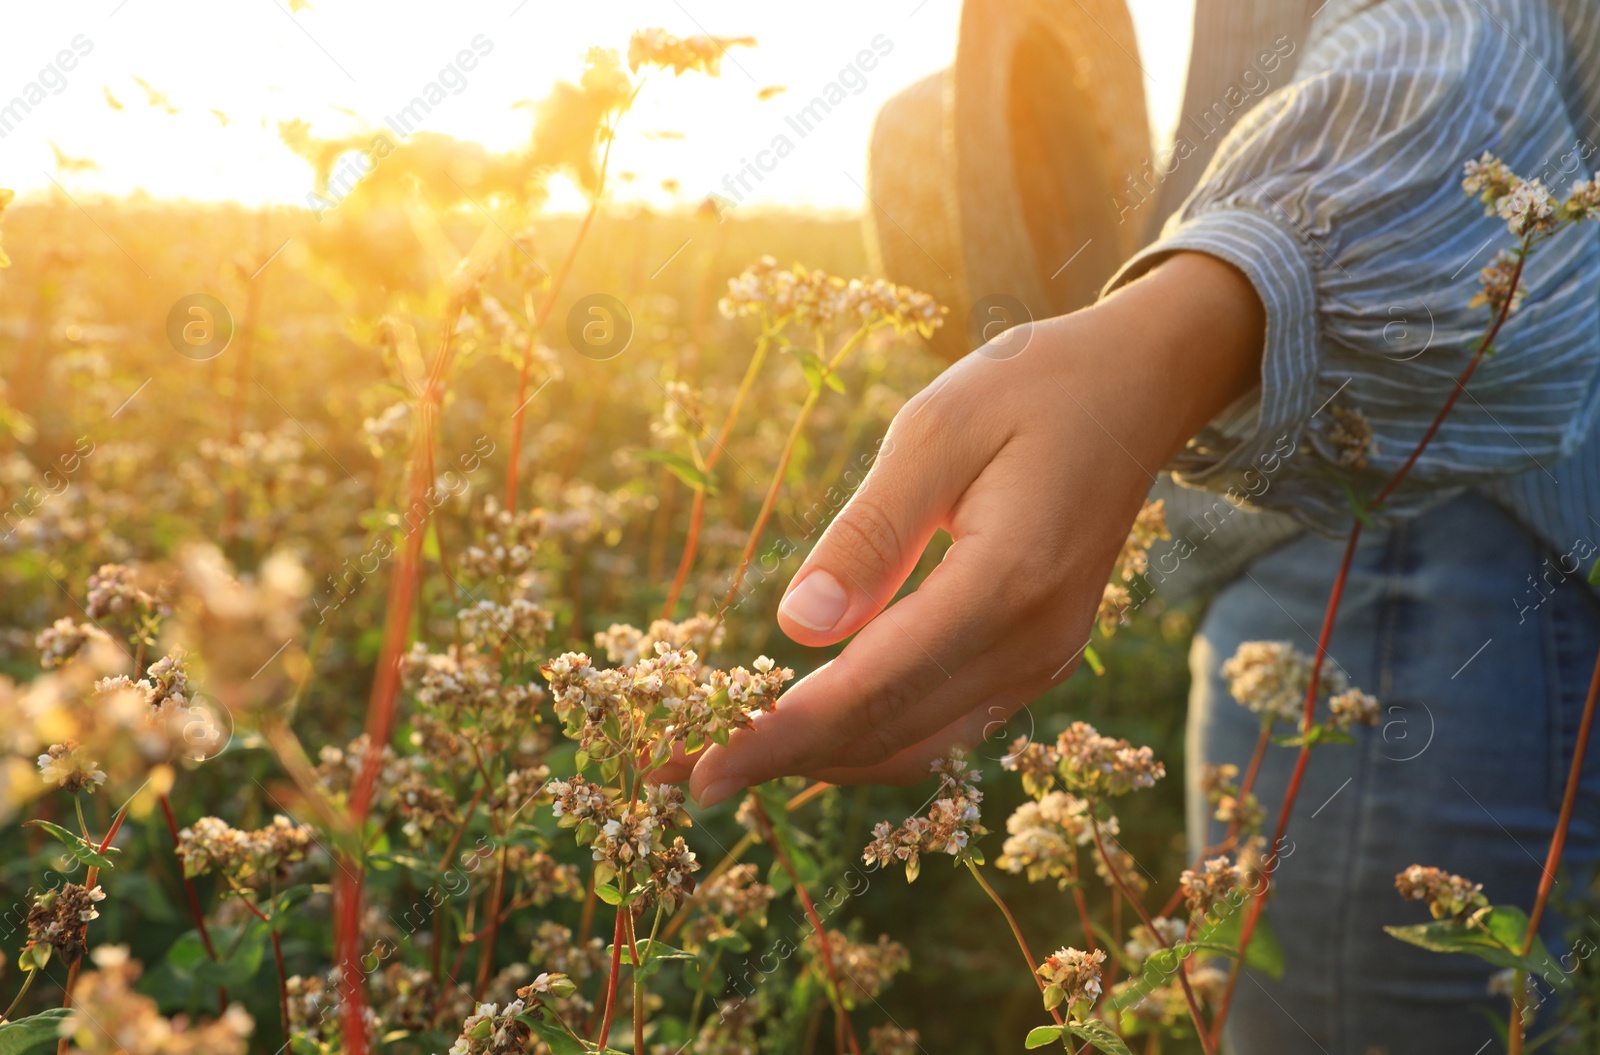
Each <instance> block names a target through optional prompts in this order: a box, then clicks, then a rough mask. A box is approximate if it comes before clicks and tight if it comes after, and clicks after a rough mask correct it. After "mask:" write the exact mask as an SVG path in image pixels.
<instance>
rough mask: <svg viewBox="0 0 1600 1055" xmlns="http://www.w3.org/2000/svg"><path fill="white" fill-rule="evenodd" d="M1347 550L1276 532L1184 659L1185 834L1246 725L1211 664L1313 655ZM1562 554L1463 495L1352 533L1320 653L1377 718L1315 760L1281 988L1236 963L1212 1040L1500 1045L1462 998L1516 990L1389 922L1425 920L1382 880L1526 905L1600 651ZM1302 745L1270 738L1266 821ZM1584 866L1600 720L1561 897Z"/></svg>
mask: <svg viewBox="0 0 1600 1055" xmlns="http://www.w3.org/2000/svg"><path fill="white" fill-rule="evenodd" d="M1343 550H1344V540H1342V539H1326V538H1320V537H1311V536H1304V537H1301V538H1298V539H1296V540H1294V541H1292V542H1290V543H1287V544H1286V545H1284V546H1282V547H1281V548H1279V549H1277V550H1275V551H1273V552H1271V553H1269V554H1267V555H1265V556H1264V557H1261V558H1259V559H1257V560H1256V561H1255V562H1254V564H1252V565H1251V566H1250V568H1249V569H1248V570H1247V572H1246V574H1245V575H1244V576H1242V577H1241V578H1240V579H1238V580H1237V581H1235V582H1233V583H1232V584H1231V585H1229V586H1228V587H1226V588H1225V589H1224V590H1222V592H1221V593H1220V594H1218V596H1217V597H1216V599H1215V600H1214V601H1213V602H1212V604H1211V607H1210V609H1209V611H1208V612H1207V613H1206V616H1205V619H1204V621H1203V622H1202V624H1201V626H1200V630H1199V633H1198V634H1197V636H1196V639H1195V643H1194V647H1193V649H1192V651H1191V653H1190V669H1191V673H1192V675H1193V681H1192V688H1191V690H1190V710H1189V727H1188V760H1189V764H1188V767H1187V772H1188V780H1189V784H1188V789H1187V790H1188V801H1189V814H1188V829H1189V841H1190V844H1191V846H1196V845H1198V844H1199V841H1200V837H1201V836H1202V834H1204V835H1205V836H1206V838H1207V839H1208V841H1210V842H1215V841H1216V840H1217V839H1219V838H1220V837H1221V835H1222V832H1223V827H1224V826H1222V825H1220V824H1218V823H1217V822H1216V821H1215V820H1214V819H1212V818H1211V817H1210V810H1209V807H1208V806H1207V805H1206V802H1205V798H1204V796H1203V795H1202V794H1201V793H1200V790H1199V787H1198V782H1199V775H1200V767H1201V765H1202V764H1203V763H1207V762H1210V763H1223V762H1233V763H1235V764H1237V765H1238V766H1239V767H1240V769H1241V771H1242V770H1243V769H1244V766H1245V763H1246V762H1247V761H1248V759H1249V757H1250V754H1251V751H1252V749H1253V747H1254V746H1255V742H1256V737H1257V734H1258V731H1259V728H1260V727H1259V725H1258V724H1257V721H1256V718H1255V716H1254V715H1252V714H1250V713H1249V712H1248V711H1246V710H1245V709H1244V708H1243V707H1240V706H1239V705H1238V704H1237V703H1235V702H1234V701H1233V698H1232V697H1231V696H1229V694H1228V688H1227V683H1226V681H1225V680H1224V679H1223V678H1222V676H1221V673H1220V670H1219V668H1220V667H1221V665H1222V663H1223V661H1224V660H1226V659H1227V658H1228V657H1229V656H1230V655H1232V654H1233V651H1234V649H1235V648H1236V647H1237V646H1238V644H1239V643H1240V642H1242V641H1249V640H1284V641H1290V642H1293V643H1294V644H1295V646H1296V647H1297V648H1299V649H1300V650H1301V651H1303V652H1305V653H1307V654H1310V653H1312V652H1313V651H1314V649H1315V635H1316V634H1317V631H1318V629H1319V627H1320V626H1321V623H1322V615H1323V611H1324V608H1325V606H1326V604H1327V597H1328V589H1329V587H1330V585H1331V584H1332V582H1333V578H1334V573H1335V570H1336V569H1337V567H1338V564H1339V560H1340V557H1341V555H1342V553H1343ZM1577 552H1578V553H1580V554H1581V553H1582V552H1584V549H1583V548H1582V547H1579V548H1578V549H1577ZM1559 558H1560V555H1558V554H1552V553H1550V551H1549V550H1548V549H1547V548H1546V547H1544V546H1542V545H1540V544H1539V542H1538V541H1537V540H1535V539H1534V538H1533V537H1532V536H1531V535H1530V534H1529V533H1528V532H1527V531H1526V530H1525V529H1523V528H1522V527H1520V526H1519V525H1518V524H1517V523H1516V522H1515V521H1514V520H1513V519H1511V517H1510V516H1508V515H1507V514H1506V513H1505V512H1503V511H1502V510H1501V509H1499V508H1498V507H1496V506H1494V505H1492V504H1490V503H1489V502H1488V501H1487V500H1486V499H1483V498H1480V497H1477V496H1474V495H1464V496H1462V497H1459V498H1456V499H1454V500H1452V501H1450V502H1447V503H1445V504H1444V505H1442V506H1440V507H1438V508H1436V509H1434V510H1432V511H1431V512H1429V513H1427V514H1425V515H1423V516H1421V517H1418V518H1417V519H1415V520H1412V521H1409V522H1405V523H1401V524H1399V525H1397V526H1395V527H1393V528H1390V529H1387V530H1383V531H1373V532H1368V533H1367V534H1366V535H1365V536H1364V537H1363V539H1362V541H1361V543H1360V545H1359V547H1358V549H1357V552H1356V556H1355V562H1354V566H1353V568H1352V570H1351V574H1350V580H1349V584H1348V586H1347V588H1346V592H1345V598H1344V604H1343V607H1342V608H1341V610H1340V613H1339V619H1338V622H1337V624H1336V626H1335V628H1334V633H1333V637H1332V640H1331V642H1330V645H1329V653H1330V655H1331V656H1332V657H1333V658H1334V660H1336V661H1337V663H1338V664H1339V666H1340V667H1341V668H1343V670H1344V671H1345V672H1346V673H1347V674H1349V676H1350V679H1351V681H1352V683H1353V684H1355V685H1357V686H1359V687H1361V688H1363V689H1366V690H1367V691H1368V692H1371V693H1373V694H1375V695H1376V696H1377V697H1378V699H1379V701H1380V703H1381V704H1382V708H1383V720H1382V725H1381V726H1380V727H1378V728H1362V729H1359V730H1358V731H1357V733H1356V743H1354V744H1346V745H1339V744H1332V745H1325V746H1320V747H1317V748H1315V749H1314V750H1313V752H1312V755H1311V761H1310V766H1309V768H1308V769H1307V772H1306V777H1305V781H1304V784H1303V785H1302V787H1301V790H1300V796H1299V800H1298V803H1297V805H1296V806H1295V810H1294V813H1293V815H1292V817H1291V820H1290V824H1289V828H1288V832H1287V840H1288V842H1287V843H1286V844H1285V847H1284V854H1285V857H1284V859H1283V860H1282V862H1281V864H1280V865H1279V868H1278V871H1277V874H1276V875H1275V877H1274V893H1273V896H1272V899H1271V900H1270V902H1269V903H1268V908H1267V910H1266V918H1267V919H1268V920H1269V921H1270V923H1271V925H1272V928H1273V930H1274V931H1275V933H1276V935H1277V937H1278V940H1279V942H1280V943H1281V944H1282V946H1283V949H1284V956H1285V960H1286V964H1287V970H1286V972H1285V974H1284V977H1283V979H1282V981H1278V982H1274V981H1272V980H1271V979H1270V978H1268V977H1266V976H1264V975H1259V974H1256V973H1254V972H1246V973H1245V976H1244V977H1243V978H1242V979H1241V980H1240V982H1239V986H1238V990H1237V993H1236V994H1235V997H1234V1006H1233V1011H1232V1014H1231V1015H1230V1017H1229V1019H1228V1024H1227V1029H1226V1033H1225V1041H1224V1049H1225V1050H1226V1051H1228V1052H1231V1053H1233V1055H1299V1053H1308V1055H1315V1053H1325V1055H1379V1053H1388V1055H1423V1053H1432V1052H1441V1053H1447V1055H1477V1053H1478V1052H1480V1051H1484V1052H1493V1051H1497V1050H1501V1046H1500V1044H1499V1042H1495V1043H1493V1044H1489V1043H1488V1042H1490V1041H1492V1040H1494V1037H1495V1034H1494V1032H1493V1030H1492V1029H1491V1027H1490V1025H1489V1023H1488V1022H1487V1021H1486V1020H1485V1019H1484V1017H1483V1016H1482V1015H1480V1014H1478V1013H1477V1012H1475V1011H1474V1010H1473V1006H1474V1005H1479V1006H1486V1007H1492V1008H1494V1009H1495V1010H1497V1011H1498V1013H1499V1014H1500V1015H1501V1016H1502V1017H1503V1016H1505V1015H1506V1014H1507V1013H1508V1011H1509V1002H1508V1001H1507V1000H1506V999H1504V998H1502V997H1490V996H1489V995H1488V993H1487V991H1486V982H1487V980H1488V978H1489V976H1490V975H1491V974H1492V973H1493V972H1494V969H1493V968H1491V967H1490V966H1488V965H1487V964H1485V963H1483V962H1482V961H1480V960H1477V959H1476V958H1473V957H1469V956H1461V955H1441V954H1438V953H1429V952H1425V951H1423V950H1421V949H1417V948H1413V947H1412V946H1409V945H1406V944H1404V943H1402V942H1400V941H1398V940H1397V939H1395V938H1392V937H1390V936H1389V935H1388V934H1385V933H1384V932H1383V930H1382V928H1383V926H1384V925H1385V924H1407V923H1418V922H1424V921H1426V920H1427V919H1428V915H1427V910H1426V908H1425V907H1424V906H1423V905H1421V904H1420V903H1418V902H1407V901H1402V900H1401V898H1400V897H1399V895H1398V894H1396V893H1395V890H1394V875H1395V873H1396V872H1398V871H1400V870H1401V869H1403V868H1405V867H1406V866H1407V865H1410V864H1413V863H1416V864H1423V865H1434V866H1437V867H1440V868H1443V869H1445V870H1446V871H1450V872H1458V873H1460V874H1462V875H1465V876H1467V877H1469V878H1471V879H1473V880H1474V881H1476V882H1479V883H1482V884H1483V889H1484V893H1485V895H1486V896H1487V897H1488V898H1489V900H1490V902H1491V903H1501V904H1512V905H1517V906H1520V907H1521V908H1522V909H1523V910H1524V911H1526V910H1528V909H1530V908H1531V907H1532V904H1533V899H1534V895H1535V892H1536V891H1537V889H1538V885H1539V879H1540V876H1541V874H1542V871H1543V862H1544V858H1545V853H1546V851H1547V849H1548V847H1549V841H1550V835H1551V833H1552V832H1553V831H1554V829H1555V824H1556V816H1557V812H1558V809H1559V807H1560V802H1561V795H1562V792H1563V789H1564V787H1565V784H1566V776H1567V769H1568V766H1569V765H1570V763H1571V758H1572V751H1573V743H1574V741H1575V739H1576V733H1577V728H1578V723H1579V719H1580V716H1581V714H1582V711H1583V702H1584V698H1585V695H1586V693H1587V690H1588V685H1589V679H1590V675H1591V672H1592V670H1593V667H1594V663H1595V654H1596V650H1597V649H1600V603H1597V601H1596V598H1595V597H1594V596H1593V594H1592V593H1591V592H1590V591H1589V589H1588V587H1587V586H1585V585H1584V583H1583V581H1582V580H1583V577H1584V576H1585V575H1586V574H1587V572H1588V564H1589V563H1590V562H1592V559H1593V558H1592V557H1591V558H1590V560H1589V561H1584V562H1583V566H1582V567H1581V568H1579V570H1578V571H1577V573H1576V574H1573V575H1569V576H1567V577H1566V578H1565V580H1564V581H1563V580H1562V578H1561V576H1560V574H1559V570H1560V569H1561V568H1562V567H1563V566H1568V567H1570V566H1571V564H1572V561H1571V560H1568V561H1565V562H1563V561H1561V560H1560V559H1559ZM1547 559H1548V561H1549V563H1548V564H1544V563H1542V562H1544V561H1546V560H1547ZM1552 569H1556V571H1555V572H1552ZM1530 576H1531V577H1532V580H1538V581H1539V582H1540V586H1541V587H1542V589H1541V590H1539V591H1537V592H1536V590H1535V587H1534V586H1533V585H1531V582H1530ZM1542 577H1543V578H1542ZM1540 598H1543V600H1540ZM1295 754H1296V752H1295V751H1293V750H1291V749H1288V748H1283V747H1273V748H1270V749H1269V751H1268V754H1267V758H1266V762H1265V764H1264V765H1263V766H1262V770H1261V774H1260V777H1259V779H1258V781H1257V785H1256V790H1257V793H1258V794H1259V796H1260V798H1261V802H1262V804H1263V806H1265V807H1266V809H1267V810H1268V812H1269V816H1268V822H1267V830H1268V832H1269V834H1270V831H1271V828H1272V825H1273V822H1274V818H1273V816H1272V814H1273V812H1274V811H1276V809H1277V808H1278V804H1279V802H1280V801H1281V799H1282V796H1283V792H1284V788H1285V787H1286V785H1287V784H1288V780H1289V774H1290V770H1291V769H1292V768H1293V764H1294V760H1295ZM1597 859H1600V733H1597V734H1596V736H1595V737H1593V738H1592V739H1591V743H1590V750H1589V752H1588V754H1587V758H1586V762H1585V771H1584V779H1583V783H1582V789H1581V793H1580V795H1579V797H1578V802H1577V809H1576V811H1575V814H1574V818H1573V824H1572V830H1571V834H1570V836H1569V840H1568V843H1567V847H1566V852H1565V855H1564V857H1563V868H1564V871H1563V873H1561V875H1560V879H1561V885H1560V886H1558V887H1557V893H1558V894H1559V893H1562V892H1566V893H1571V892H1572V888H1573V887H1575V886H1576V885H1577V884H1578V882H1580V881H1582V880H1583V878H1584V877H1585V876H1586V874H1587V872H1588V870H1589V869H1591V868H1592V867H1593V865H1594V864H1595V862H1596V860H1597ZM1568 875H1571V876H1572V877H1573V878H1572V879H1569V878H1568ZM1563 929H1564V924H1563V921H1561V920H1560V919H1558V918H1555V917H1554V915H1553V914H1552V915H1550V916H1547V917H1546V922H1545V925H1544V926H1543V928H1542V929H1541V936H1542V937H1543V938H1544V940H1545V941H1546V942H1547V943H1549V945H1550V947H1551V949H1552V950H1553V951H1554V952H1555V954H1556V955H1558V956H1559V955H1560V950H1561V949H1563V948H1564V947H1565V943H1564V942H1562V941H1561V937H1562V931H1563ZM1550 1022H1551V1018H1550V1016H1544V1017H1542V1018H1541V1020H1540V1022H1539V1026H1541V1027H1543V1026H1547V1025H1549V1024H1550ZM1486 1044H1487V1045H1488V1046H1487V1047H1485V1045H1486Z"/></svg>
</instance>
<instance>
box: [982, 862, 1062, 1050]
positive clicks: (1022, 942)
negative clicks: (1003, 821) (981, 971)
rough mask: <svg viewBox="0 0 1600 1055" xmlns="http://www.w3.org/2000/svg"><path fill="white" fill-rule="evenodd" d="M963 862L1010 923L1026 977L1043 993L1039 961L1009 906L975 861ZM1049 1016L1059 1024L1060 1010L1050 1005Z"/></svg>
mask: <svg viewBox="0 0 1600 1055" xmlns="http://www.w3.org/2000/svg"><path fill="white" fill-rule="evenodd" d="M965 862H966V866H967V871H969V872H971V873H972V878H974V879H976V880H977V881H978V885H979V886H981V887H983V892H984V893H985V894H988V895H989V900H990V901H993V902H994V907H995V908H997V909H999V910H1000V914H1001V915H1002V916H1004V917H1005V918H1006V922H1007V923H1009V924H1010V925H1011V936H1012V937H1014V938H1016V939H1017V948H1019V949H1021V950H1022V958H1023V959H1024V960H1027V961H1028V977H1030V978H1032V979H1033V984H1034V985H1036V986H1038V987H1039V992H1040V993H1043V992H1044V979H1043V978H1040V977H1039V961H1038V960H1035V959H1034V958H1033V950H1032V949H1030V948H1028V939H1027V938H1024V937H1023V936H1022V928H1021V927H1019V926H1017V917H1015V916H1013V915H1012V914H1011V909H1010V907H1009V906H1007V905H1006V903H1005V901H1003V900H1002V899H1001V897H1000V895H999V893H997V892H996V891H995V888H994V887H992V886H990V885H989V881H988V880H987V879H985V878H983V873H982V872H980V871H979V870H978V865H977V862H975V861H973V859H972V858H970V857H967V858H965ZM1050 1017H1051V1018H1053V1019H1055V1020H1056V1025H1058V1026H1059V1025H1061V1012H1059V1011H1057V1010H1056V1009H1055V1008H1053V1007H1052V1008H1051V1009H1050Z"/></svg>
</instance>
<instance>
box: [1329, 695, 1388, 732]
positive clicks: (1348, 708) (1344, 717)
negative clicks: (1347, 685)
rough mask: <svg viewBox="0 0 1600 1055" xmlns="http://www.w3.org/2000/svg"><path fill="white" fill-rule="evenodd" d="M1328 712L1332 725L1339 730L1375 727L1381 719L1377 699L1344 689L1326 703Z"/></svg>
mask: <svg viewBox="0 0 1600 1055" xmlns="http://www.w3.org/2000/svg"><path fill="white" fill-rule="evenodd" d="M1328 710H1329V711H1330V712H1331V713H1332V715H1333V724H1334V725H1336V726H1337V727H1339V728H1340V729H1348V728H1350V727H1351V726H1353V725H1377V724H1378V721H1379V719H1380V718H1381V715H1380V713H1379V707H1378V698H1377V697H1376V696H1373V695H1372V694H1370V693H1366V692H1362V691H1361V690H1360V689H1346V690H1345V691H1344V692H1341V693H1339V694H1338V695H1336V696H1334V697H1333V698H1332V699H1330V700H1329V701H1328Z"/></svg>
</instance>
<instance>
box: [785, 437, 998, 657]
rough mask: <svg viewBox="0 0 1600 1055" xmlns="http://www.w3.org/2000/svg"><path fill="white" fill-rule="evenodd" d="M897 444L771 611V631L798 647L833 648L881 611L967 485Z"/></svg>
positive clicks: (926, 449)
mask: <svg viewBox="0 0 1600 1055" xmlns="http://www.w3.org/2000/svg"><path fill="white" fill-rule="evenodd" d="M923 435H924V436H926V433H924V434H923ZM918 438H919V440H920V439H922V438H923V437H920V436H919V437H918ZM897 439H898V437H895V436H894V430H891V431H890V441H889V442H887V443H886V444H885V446H884V448H883V451H884V453H881V454H880V455H879V457H878V460H877V461H876V462H875V463H874V464H873V466H872V469H871V470H870V471H869V472H868V473H867V478H866V479H865V480H864V481H862V484H861V487H860V489H859V490H857V491H856V493H855V494H854V495H853V496H852V497H851V498H850V501H849V502H848V503H846V504H845V507H844V508H843V509H842V510H840V511H839V515H838V516H836V517H835V518H834V519H833V523H831V524H829V525H828V529H827V530H826V531H824V532H823V533H822V538H821V539H819V540H818V541H817V544H816V546H815V548H813V549H812V551H811V555H810V556H809V557H807V558H806V562H805V564H804V565H802V566H801V568H800V570H799V571H798V572H797V573H796V574H795V577H794V579H793V580H792V581H791V582H790V583H789V589H788V591H787V592H786V593H785V594H784V597H783V601H782V603H781V604H779V606H778V624H779V625H780V626H781V627H782V628H783V632H784V633H786V634H788V635H789V637H790V638H792V639H793V640H795V641H796V642H798V643H800V644H802V645H809V646H813V647H815V646H820V645H829V644H832V643H834V642H835V641H839V640H841V639H842V638H845V637H848V636H849V635H851V634H853V633H855V632H856V631H857V630H859V629H861V627H863V626H864V625H866V623H867V622H868V621H869V620H871V619H872V617H873V616H875V615H877V614H878V613H879V612H880V611H882V609H883V608H884V606H886V605H887V604H888V603H889V601H890V600H892V599H893V598H894V595H895V592H896V591H897V590H899V588H900V586H901V585H902V584H903V583H904V582H905V581H906V576H908V575H910V574H911V570H912V569H913V568H914V567H916V564H917V560H918V558H919V557H921V555H922V551H923V549H924V548H925V547H926V546H927V544H928V540H929V539H930V538H932V537H933V533H934V531H935V530H937V529H938V528H939V527H940V526H942V525H943V523H944V521H945V520H946V518H947V514H948V513H949V510H950V507H951V506H952V505H953V504H954V503H955V500H956V499H957V498H958V497H959V496H960V494H961V492H962V491H963V490H965V488H966V486H967V484H968V483H970V482H971V479H970V476H968V475H966V474H965V473H962V472H960V471H959V470H958V469H957V468H956V467H955V465H954V464H953V463H955V462H956V461H957V460H956V459H954V458H951V457H941V456H938V452H937V451H935V450H933V449H931V446H932V445H930V444H928V443H926V442H922V443H917V444H911V443H907V442H904V441H900V442H898V443H896V442H894V441H895V440H897Z"/></svg>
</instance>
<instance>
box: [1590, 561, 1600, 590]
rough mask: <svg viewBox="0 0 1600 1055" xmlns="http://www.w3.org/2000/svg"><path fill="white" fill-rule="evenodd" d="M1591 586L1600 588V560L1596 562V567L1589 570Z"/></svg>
mask: <svg viewBox="0 0 1600 1055" xmlns="http://www.w3.org/2000/svg"><path fill="white" fill-rule="evenodd" d="M1589 585H1590V586H1600V560H1596V561H1595V562H1594V567H1592V568H1590V569H1589Z"/></svg>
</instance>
